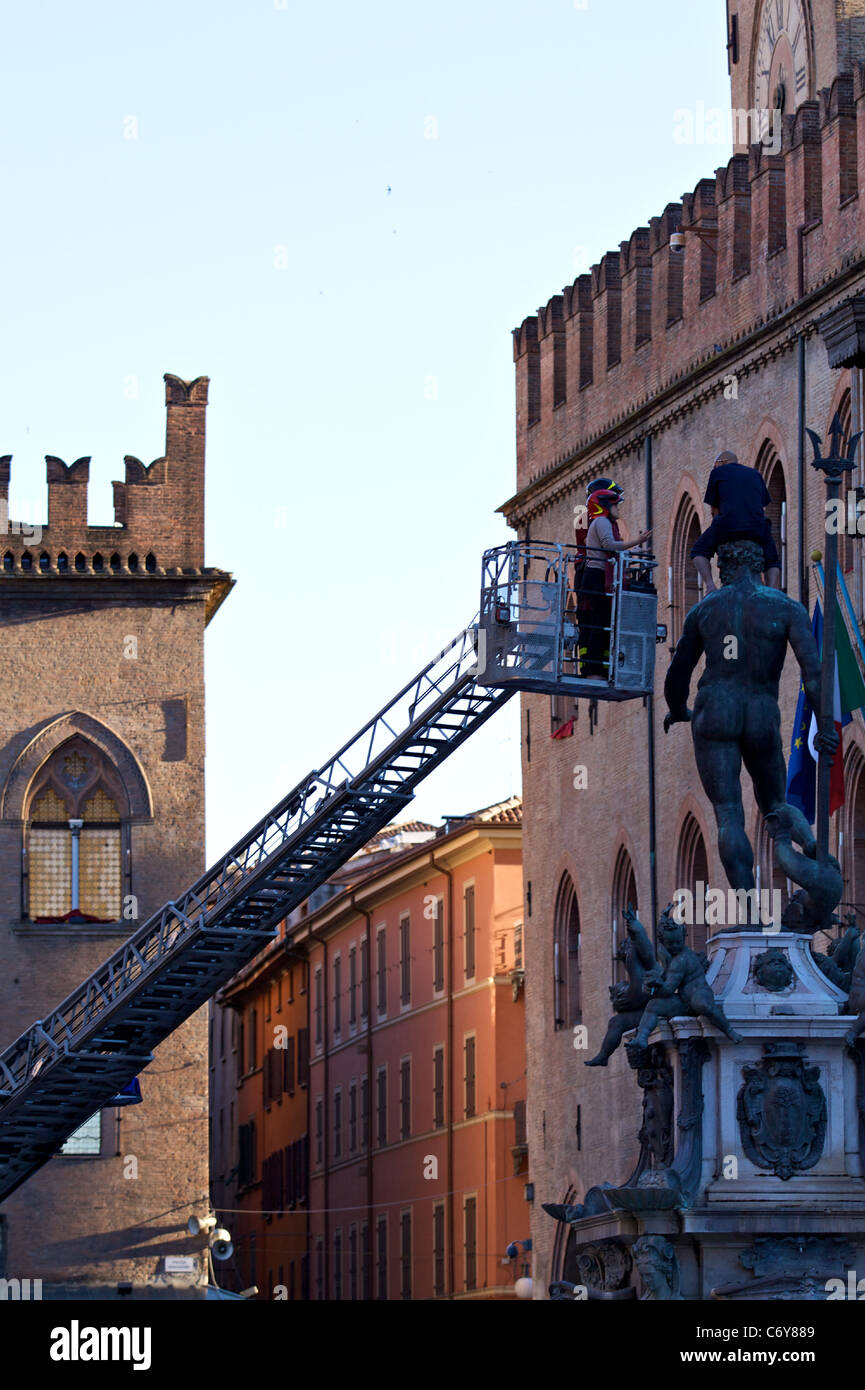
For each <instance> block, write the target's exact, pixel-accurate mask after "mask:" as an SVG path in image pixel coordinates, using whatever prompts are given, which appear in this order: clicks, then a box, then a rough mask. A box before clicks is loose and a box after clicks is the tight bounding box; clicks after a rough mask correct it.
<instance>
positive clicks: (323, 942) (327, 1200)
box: [308, 928, 330, 1302]
mask: <svg viewBox="0 0 865 1390" xmlns="http://www.w3.org/2000/svg"><path fill="white" fill-rule="evenodd" d="M308 936H309V940H310V941H316V942H318V943H319V945H320V946H321V947H322V949H323V951H324V960H323V962H322V967H321V1013H322V1030H321V1037H322V1049H323V1051H322V1061H323V1062H324V1095H323V1097H322V1116H321V1125H322V1135H321V1144H322V1154H323V1156H324V1173H323V1178H324V1299H325V1302H326V1301H327V1299H328V1297H329V1295H330V1168H329V1162H328V1152H327V1116H328V1099H329V1097H328V1077H329V1074H330V1062H329V1058H328V1046H327V1016H328V1012H329V1010H328V1007H327V966H328V960H327V941H326V940H325V939H324V937H321V936H319V935H318V934H317V933H316V932H315V931H313V930H312V928H309V931H308ZM314 987H315V972H314V971H313V970H312V962H311V961H310V972H309V988H310V991H312V990H313V989H314ZM309 997H310V1001H311V1004H312V1009H311V1022H312V1024H313V1027H314V1025H315V999H314V998H313V997H312V993H311V992H310V996H309ZM309 1033H310V1042H309V1053H310V1063H311V1060H312V1047H313V1041H314V1037H313V1028H310V1030H309ZM309 1089H310V1097H309V1099H310V1104H311V1103H312V1066H311V1064H310V1087H309ZM311 1116H312V1118H313V1119H314V1118H315V1106H312V1110H311ZM313 1137H315V1136H314V1135H313ZM310 1167H312V1165H311V1164H310ZM311 1282H312V1270H310V1283H311Z"/></svg>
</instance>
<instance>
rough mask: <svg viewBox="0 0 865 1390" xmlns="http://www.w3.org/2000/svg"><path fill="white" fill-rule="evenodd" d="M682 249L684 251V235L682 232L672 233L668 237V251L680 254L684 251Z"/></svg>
mask: <svg viewBox="0 0 865 1390" xmlns="http://www.w3.org/2000/svg"><path fill="white" fill-rule="evenodd" d="M684 249H685V234H684V232H673V234H672V236H671V237H670V250H671V251H676V252H678V253H681V252H682V251H684Z"/></svg>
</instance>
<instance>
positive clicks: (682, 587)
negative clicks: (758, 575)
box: [667, 497, 703, 642]
mask: <svg viewBox="0 0 865 1390" xmlns="http://www.w3.org/2000/svg"><path fill="white" fill-rule="evenodd" d="M699 536H700V519H699V517H698V516H697V510H696V508H695V506H694V503H693V502H692V500H691V498H690V497H683V498H682V501H681V503H680V505H679V510H678V512H677V513H676V520H675V522H674V524H673V538H672V545H671V547H670V567H669V570H668V574H667V603H668V605H669V607H670V617H671V619H672V621H671V624H670V632H671V635H672V638H673V641H674V642H678V640H679V638H680V637H681V635H682V626H683V624H684V622H685V618H686V617H687V615H688V613H689V612H690V611H691V609H692V608H693V607H694V605H695V604H696V603H699V602H700V599H701V598H702V597H703V585H702V582H701V580H700V577H699V575H698V574H697V570H696V566H695V565H694V561H693V560H692V559H691V547H692V546H693V545H694V543H695V542H696V541H697V540H698V539H699Z"/></svg>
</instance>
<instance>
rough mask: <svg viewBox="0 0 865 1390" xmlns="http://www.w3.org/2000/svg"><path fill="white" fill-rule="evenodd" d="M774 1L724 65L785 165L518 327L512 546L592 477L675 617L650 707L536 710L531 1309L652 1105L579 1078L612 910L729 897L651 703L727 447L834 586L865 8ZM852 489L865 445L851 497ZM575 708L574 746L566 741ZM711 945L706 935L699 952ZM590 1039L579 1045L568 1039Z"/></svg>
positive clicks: (766, 857)
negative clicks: (608, 491)
mask: <svg viewBox="0 0 865 1390" xmlns="http://www.w3.org/2000/svg"><path fill="white" fill-rule="evenodd" d="M774 9H775V7H774V6H771V7H770V6H768V5H766V4H762V5H761V4H755V3H753V2H750V3H739V4H736V3H734V0H730V3H729V5H728V12H729V18H730V35H729V37H730V45H729V48H728V58H729V63H730V68H731V81H732V97H733V104H734V106H738V107H742V106H747V107H750V108H755V107H757V106H759V98H760V93H761V91H762V90H763V87H764V86H765V72H764V67H765V64H766V61H767V54H768V62H769V67H770V69H771V76H772V84H773V85H772V91H771V101H770V106H771V107H772V109H773V110H777V111H779V112H780V126H779V130H780V135H781V139H780V144H779V147H778V149H777V151H775V150H773V149H772V148H770V146H769V145H768V144H764V143H760V142H757V143H752V144H750V146H746V147H745V148H744V149H741V151H740V152H739V153H736V154H734V155H733V157H732V158H731V159H730V160H729V162H728V163H727V164H726V165H725V166H724V167H722V168H720V169H718V170H716V171H715V174H714V175H713V176H712V177H708V178H705V179H703V180H701V181H700V183H699V184H698V185H697V187H696V189H694V191H693V192H692V193H688V194H686V195H685V196H684V197H683V199H682V201H681V203H668V204H667V206H666V207H664V209H663V211H662V212H660V213H659V215H658V216H656V217H652V218H650V220H649V221H648V223H647V225H646V226H644V227H640V228H638V229H637V230H636V231H634V232H633V233H632V234H631V236H630V237H629V238H628V240H626V241H623V242H622V243H621V245H620V247H619V248H618V249H617V250H615V251H610V252H608V253H607V254H606V255H605V256H604V257H603V258H602V259H601V261H600V263H599V264H598V265H596V266H594V267H593V268H592V271H591V273H590V274H588V275H584V276H580V277H579V278H578V279H577V280H576V281H575V282H574V283H573V284H571V285H569V286H567V287H566V288H565V290H564V291H563V293H562V294H557V295H554V296H553V297H552V298H551V299H550V300H549V302H548V303H547V304H546V305H545V306H543V308H541V309H539V310H538V312H537V314H535V315H532V316H530V317H529V318H527V319H526V320H525V321H524V322H523V323H522V324H521V326H520V327H519V329H517V330H516V331H515V334H514V346H515V362H516V380H517V491H516V494H515V495H514V496H513V497H512V498H511V499H510V500H509V501H508V502H506V503H505V504H504V507H503V509H502V510H503V511H504V512H505V514H506V516H507V518H508V520H509V522H510V523H511V524H512V525H513V526H514V528H515V529H516V530H517V531H518V533H519V534H520V535H521V536H522V537H533V538H535V539H543V540H557V541H563V542H567V543H571V542H572V541H573V535H574V531H573V525H574V508H575V506H578V505H579V504H580V503H583V502H584V501H585V487H586V484H587V483H588V482H590V481H591V480H592V479H594V478H597V477H610V478H613V479H614V480H615V481H616V482H618V483H620V484H621V485H622V487H623V488H624V490H625V500H624V503H623V506H622V508H621V509H620V514H621V517H622V525H623V534H624V535H625V536H628V535H630V536H634V535H636V534H637V533H638V532H639V531H640V530H642V529H643V527H644V526H652V527H653V528H654V530H653V536H652V541H651V546H652V550H653V551H654V554H655V555H656V557H657V560H658V570H657V584H658V590H659V613H658V618H659V621H660V622H662V623H664V624H665V625H666V627H667V638H666V640H665V642H664V643H663V645H660V646H659V647H658V648H657V661H656V672H655V690H656V692H658V693H657V694H656V696H655V697H654V699H648V700H646V701H643V700H638V701H629V702H626V703H623V704H620V705H616V704H612V703H604V702H603V701H598V702H596V703H595V702H592V703H591V704H587V703H586V702H581V703H580V704H579V705H578V706H577V707H576V708H575V707H574V705H573V702H570V703H568V702H567V701H564V700H561V699H556V700H550V698H548V697H545V696H539V695H527V696H524V697H523V707H522V726H523V771H524V796H525V806H526V811H525V823H524V865H525V881H526V882H525V893H526V906H525V935H526V967H527V984H526V1009H527V1055H528V1068H529V1076H528V1079H529V1087H528V1096H529V1114H528V1129H529V1145H530V1150H531V1153H532V1177H533V1181H534V1184H535V1189H536V1192H537V1194H538V1200H537V1201H536V1203H535V1204H534V1207H533V1226H532V1234H533V1242H534V1258H535V1263H534V1275H535V1285H534V1287H535V1296H536V1297H544V1296H546V1288H547V1285H548V1284H549V1282H550V1280H551V1279H553V1278H556V1277H558V1276H559V1274H560V1272H561V1257H562V1241H561V1238H560V1235H559V1231H558V1228H557V1226H556V1223H555V1222H553V1221H551V1220H550V1219H549V1218H548V1217H547V1216H546V1215H545V1214H544V1213H543V1212H542V1211H541V1209H540V1203H541V1201H554V1202H559V1201H562V1200H564V1199H569V1200H574V1201H579V1200H581V1199H582V1197H583V1196H584V1195H585V1193H586V1191H587V1189H588V1188H589V1187H590V1186H592V1185H593V1184H596V1183H600V1182H602V1181H604V1180H606V1181H609V1182H613V1183H617V1182H621V1181H624V1179H625V1178H626V1176H627V1174H628V1172H629V1171H630V1170H631V1168H632V1167H633V1163H634V1160H635V1158H636V1155H637V1151H638V1145H637V1138H636V1135H637V1130H638V1128H639V1123H640V1120H639V1115H640V1101H639V1092H638V1088H637V1087H636V1086H635V1084H634V1079H633V1075H632V1074H631V1073H630V1072H629V1069H628V1066H627V1061H626V1059H625V1057H624V1055H623V1050H622V1049H621V1048H620V1049H619V1051H618V1052H616V1053H615V1054H614V1056H613V1057H612V1059H611V1060H610V1062H609V1065H608V1067H607V1068H606V1069H604V1068H602V1067H597V1068H586V1067H585V1066H584V1065H583V1063H584V1061H585V1060H586V1059H588V1058H589V1057H591V1056H593V1054H594V1053H596V1052H597V1051H598V1048H599V1045H600V1041H601V1038H602V1037H603V1033H604V1029H605V1026H606V1023H607V1020H608V1018H609V1016H610V1001H609V987H610V985H611V984H613V983H614V982H615V981H616V980H618V979H620V978H621V974H622V962H621V959H620V954H619V953H620V949H621V946H622V942H623V930H624V929H623V917H622V914H623V910H624V908H625V906H626V905H627V903H628V902H629V901H630V902H632V903H634V904H635V905H636V907H637V909H638V915H639V916H640V918H641V919H642V920H643V921H644V923H645V924H646V925H647V927H651V919H652V916H653V914H655V913H657V912H658V911H659V910H660V908H663V906H664V905H665V904H666V903H667V902H668V901H670V899H671V898H672V896H673V894H674V892H675V891H676V890H678V889H680V888H690V889H691V890H692V891H695V890H696V887H697V884H698V883H703V884H709V885H715V886H726V880H725V878H724V876H723V872H722V869H721V865H720V861H719V858H718V855H717V851H716V831H715V824H714V818H713V815H712V810H711V806H710V804H709V802H708V800H707V798H706V797H705V795H704V793H703V791H702V788H701V786H700V783H699V779H698V776H697V772H696V767H695V765H694V760H693V752H692V749H691V740H690V737H689V733H688V729H687V727H686V726H675V727H674V728H673V729H672V730H671V731H670V733H669V734H667V735H665V734H664V731H663V716H664V712H665V707H664V705H663V699H662V698H661V697H660V691H661V688H662V686H663V679H664V674H665V671H666V667H667V664H668V661H669V657H670V652H671V650H672V648H673V646H674V644H675V642H676V640H677V639H678V636H679V634H680V632H681V628H682V623H683V620H684V617H685V614H686V613H687V611H688V609H689V608H690V607H691V606H693V604H694V603H695V602H697V601H698V599H699V597H700V595H701V590H700V587H699V584H698V578H697V574H696V571H695V569H694V566H693V563H692V561H691V560H690V559H689V554H690V549H691V546H692V544H693V542H694V540H696V538H697V536H698V535H699V533H700V531H701V530H702V529H704V528H705V526H706V525H707V524H708V522H709V520H710V515H709V508H708V507H707V506H706V505H705V504H704V503H703V500H702V499H703V494H704V491H705V487H706V481H707V478H708V474H709V471H710V469H711V467H712V464H713V462H714V460H715V458H716V456H717V455H718V453H719V452H720V451H721V450H722V449H730V450H733V451H734V452H735V453H736V454H737V455H738V458H739V460H740V462H742V463H744V464H747V465H752V466H754V467H756V468H758V469H759V470H760V472H761V474H762V476H763V478H764V480H765V482H766V486H767V489H768V491H769V493H770V496H771V498H772V503H771V507H770V508H769V509H768V514H769V515H770V517H771V519H772V522H773V526H774V530H775V538H776V541H777V542H778V545H779V549H780V551H781V560H782V584H783V586H784V587H785V588H786V590H787V592H789V593H790V594H792V595H793V596H794V597H796V598H801V600H802V601H803V602H804V603H805V604H806V605H807V606H808V609H809V612H810V611H811V610H812V609H813V606H814V602H815V599H817V598H820V597H821V592H822V591H821V586H820V580H819V574H818V571H817V569H816V566H815V565H814V564H813V562H812V553H813V552H814V551H820V552H824V551H825V540H826V537H825V515H826V513H825V507H824V499H825V489H824V486H823V482H822V479H821V478H820V477H819V476H818V475H817V474H816V472H815V470H814V469H813V468H811V467H810V465H809V460H810V458H811V457H812V454H811V448H810V444H809V445H808V449H807V452H806V448H805V446H806V444H807V443H808V441H807V437H806V434H805V428H806V426H807V427H809V428H811V429H814V430H816V431H817V433H818V434H819V435H821V436H823V437H824V438H826V436H827V435H828V430H829V426H830V423H831V421H832V419H833V417H834V415H835V414H836V412H837V413H838V414H839V415H840V418H841V422H842V425H843V428H844V431H845V438H846V437H848V436H849V435H850V433H851V432H855V431H858V430H861V429H862V428H863V418H865V417H863V392H862V369H861V364H862V362H863V361H865V356H862V354H861V350H860V349H861V344H859V343H858V341H857V340H856V330H855V325H856V323H857V322H858V321H859V318H860V317H861V306H862V304H863V303H865V300H863V299H862V298H861V296H862V294H863V291H865V6H863V5H859V4H855V5H847V6H844V7H837V6H836V5H835V4H834V0H812V3H808V2H807V0H801V3H800V0H797V3H795V4H793V3H791V4H790V5H789V6H787V7H786V8H785V14H789V15H790V16H791V17H792V18H791V22H790V30H789V32H787V30H786V29H785V28H784V27H783V25H782V26H780V28H779V25H778V23H777V22H774V23H772V24H769V23H768V20H769V19H771V18H772V15H771V14H770V11H772V12H774ZM842 9H843V14H842ZM794 12H795V13H794ZM799 14H801V16H802V18H803V23H804V28H803V29H802V32H801V34H800V33H799V29H798V18H797V16H798V15H799ZM794 20H796V23H794V22H793V21H794ZM733 21H735V23H733ZM793 59H795V65H794V63H793ZM761 84H762V86H761ZM832 311H837V312H835V314H834V316H831V315H832ZM827 315H830V318H829V319H827V317H826V316H827ZM839 315H840V318H839ZM851 325H852V326H853V327H852V338H851V336H850V334H851ZM845 334H846V337H845ZM863 483H865V474H863V469H862V463H861V451H860V462H859V464H858V466H857V470H856V472H855V473H854V474H853V475H852V477H851V478H850V483H849V486H850V488H855V487H857V486H859V487H861V486H862V485H863ZM840 540H841V545H840V552H841V559H840V566H841V569H842V571H843V572H844V577H845V582H846V585H847V589H848V591H849V595H850V603H851V608H852V611H853V618H852V620H851V630H854V637H855V628H857V627H858V628H859V629H861V625H862V617H863V594H865V591H863V549H862V545H861V541H857V540H856V539H855V537H853V536H842V537H841V538H840ZM797 692H798V675H797V672H796V670H795V669H794V666H793V663H792V659H791V660H790V661H788V664H787V668H786V670H785V675H784V679H783V682H782V702H781V709H782V731H783V738H784V743H785V748H786V749H789V746H790V738H791V733H792V725H793V716H794V709H795V702H796V696H797ZM574 714H575V715H576V718H575V722H574V725H573V736H572V737H570V738H557V739H555V740H552V739H551V738H550V734H551V732H553V731H554V730H555V729H557V728H560V727H561V725H562V724H563V723H565V722H566V721H567V720H568V719H569V718H570V716H571V715H574ZM844 742H845V753H844V758H845V775H846V787H847V793H846V804H845V806H844V807H843V808H842V810H841V811H840V812H839V813H838V814H837V815H836V816H835V817H834V824H833V828H832V845H833V847H834V852H835V853H837V855H838V857H839V859H840V861H841V864H842V869H843V871H844V876H845V894H844V900H845V901H844V910H850V909H853V908H856V909H858V910H859V911H860V912H861V910H862V909H863V907H865V779H863V776H862V773H863V769H865V737H863V726H862V720H861V716H860V715H856V717H855V719H854V722H853V724H852V725H850V727H849V728H848V729H846V730H845V734H844ZM743 789H744V794H745V810H746V828H747V830H748V834H749V837H750V838H751V841H752V843H753V845H754V847H755V857H756V863H757V866H758V869H759V873H760V882H761V883H762V886H763V887H764V888H766V887H777V888H778V889H779V891H780V892H781V893H782V900H783V901H784V902H786V898H787V884H786V881H785V880H783V879H781V880H778V879H777V878H776V877H775V875H774V872H773V868H772V865H771V860H770V852H769V841H768V838H767V836H766V834H765V830H764V827H763V825H762V823H761V819H760V817H759V814H758V812H757V809H756V807H755V805H754V801H753V796H752V793H751V788H750V783H749V782H748V780H747V779H745V785H744V788H743ZM860 923H861V917H860ZM704 941H705V929H704V928H703V929H701V928H700V927H699V926H695V927H694V929H693V931H692V944H693V945H694V946H695V947H696V948H697V949H700V947H701V946H702V945H703V944H704ZM579 1027H585V1029H586V1035H587V1046H586V1050H579V1049H578V1048H575V1046H574V1041H575V1037H577V1036H578V1035H577V1034H575V1033H574V1029H575V1028H579Z"/></svg>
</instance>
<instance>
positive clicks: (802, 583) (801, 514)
mask: <svg viewBox="0 0 865 1390" xmlns="http://www.w3.org/2000/svg"><path fill="white" fill-rule="evenodd" d="M798 375H799V383H798V402H797V406H798V431H797V433H798V450H797V468H796V497H797V503H796V505H797V511H798V518H797V521H798V524H797V532H798V544H799V602H800V603H804V605H805V607H806V608H807V607H808V569H807V565H806V563H805V335H804V333H802V334H800V336H799V373H798Z"/></svg>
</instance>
